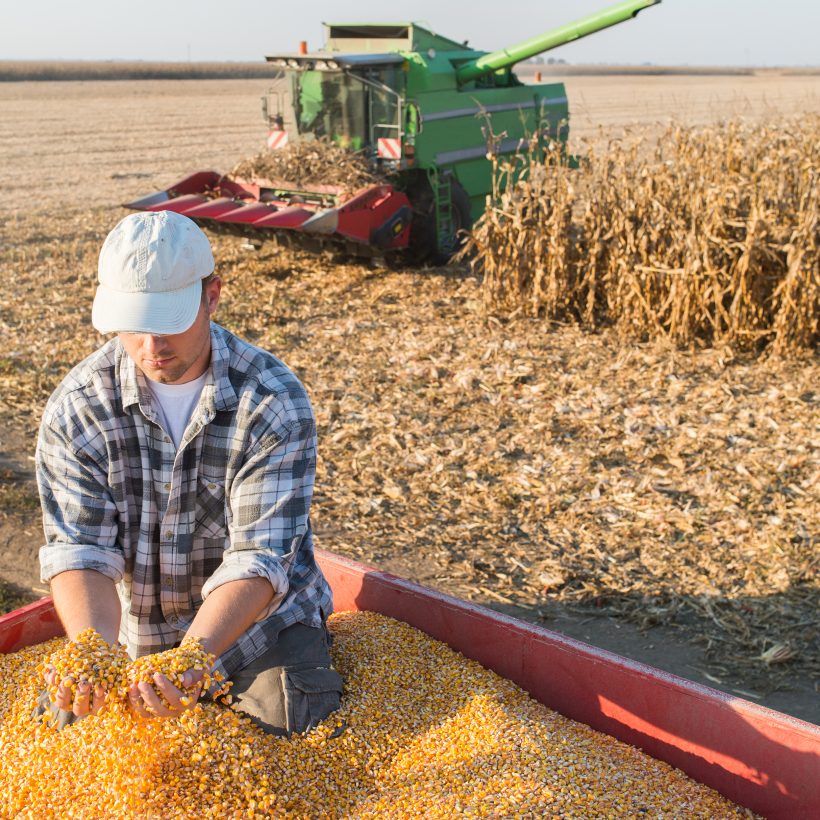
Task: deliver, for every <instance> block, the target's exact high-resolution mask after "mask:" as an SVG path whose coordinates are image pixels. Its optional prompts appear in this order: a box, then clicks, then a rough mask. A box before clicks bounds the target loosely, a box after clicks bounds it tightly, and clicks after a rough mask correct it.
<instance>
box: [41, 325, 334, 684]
mask: <svg viewBox="0 0 820 820" xmlns="http://www.w3.org/2000/svg"><path fill="white" fill-rule="evenodd" d="M211 348H212V352H211V368H210V372H209V377H208V380H207V382H206V384H205V386H204V388H203V390H202V395H201V397H200V399H199V403H198V404H197V406H196V408H195V410H194V412H193V415H192V417H191V420H190V422H189V424H188V427H187V429H186V431H185V434H184V436H183V438H182V441H181V442H180V446H179V450H177V449H176V448H175V447H174V444H173V442H172V441H171V439H170V437H169V436H168V435H167V433H166V432H165V431H164V430H163V429H162V427H161V424H160V422H159V416H158V413H157V410H156V408H155V407H154V406H153V404H152V397H151V393H150V391H149V390H148V387H147V386H146V384H145V377H144V376H143V375H142V373H141V372H139V371H138V370H137V368H136V366H135V365H134V362H133V361H132V360H131V359H130V358H129V356H128V355H127V354H126V353H125V351H124V350H123V349H122V346H121V345H120V343H119V341H118V340H117V339H113V340H112V341H110V342H108V343H107V344H106V345H104V346H103V347H102V348H100V349H99V350H98V351H97V352H96V353H94V354H92V355H91V356H89V357H88V358H87V359H85V361H83V362H81V363H80V364H79V365H77V366H76V367H75V368H74V369H73V370H72V371H71V372H70V373H69V374H68V376H66V378H65V379H64V380H63V382H62V384H61V385H60V386H59V387H58V388H57V390H56V391H55V392H54V394H53V395H52V397H51V399H50V400H49V402H48V404H47V406H46V409H45V412H44V415H43V419H42V422H41V426H40V436H39V439H38V443H37V457H36V463H37V479H38V484H39V489H40V497H41V501H42V507H43V521H44V529H45V537H46V544H45V546H43V547H42V548H41V550H40V566H41V576H42V579H43V581H46V582H47V581H49V580H50V579H51V578H53V577H54V576H55V575H57V574H58V573H60V572H65V571H67V570H76V569H93V570H97V571H98V572H101V573H103V574H104V575H106V576H108V577H109V578H111V579H112V580H113V581H115V582H116V583H117V588H118V591H119V594H120V599H121V601H122V605H123V617H122V621H121V625H120V640H121V641H122V642H123V643H124V644H125V646H126V647H127V649H128V652H129V654H130V655H131V656H132V657H138V656H140V655H145V654H149V653H153V652H159V651H162V650H164V649H168V648H170V647H172V646H173V645H174V644H176V643H177V642H178V641H179V640H181V639H182V637H184V634H185V631H186V629H187V628H188V627H189V626H190V624H191V621H192V620H193V617H194V615H195V613H196V611H197V609H198V608H199V606H200V605H201V603H202V601H203V600H204V599H205V598H206V597H207V596H208V594H209V593H210V592H211V591H213V590H214V589H215V588H216V587H218V586H220V585H221V584H224V583H227V582H229V581H234V580H238V579H243V578H250V577H255V576H261V577H264V578H267V579H268V580H269V581H270V583H271V584H272V586H273V588H274V599H273V601H272V602H271V605H270V607H269V608H268V610H267V611H266V612H263V613H262V614H261V616H260V618H259V619H258V620H257V622H256V623H255V624H253V625H252V626H251V627H250V628H249V629H248V630H247V631H246V632H245V633H244V634H243V635H242V636H241V637H240V638H239V640H238V641H237V642H236V643H235V644H234V645H233V646H232V647H230V648H229V649H228V650H227V651H226V652H225V653H224V654H223V655H222V657H221V658H220V659H219V661H218V667H219V668H221V670H222V671H223V672H224V673H225V674H226V675H231V674H233V673H234V672H235V671H237V670H239V669H242V668H243V667H245V666H246V665H247V664H249V663H250V662H251V661H253V660H255V659H256V658H258V657H259V656H260V655H262V654H263V653H264V652H265V651H266V650H267V649H268V648H269V647H270V646H271V645H272V644H273V643H275V641H276V639H277V637H278V634H279V631H280V630H281V629H283V628H285V627H287V626H291V625H293V624H295V623H303V624H308V625H310V626H319V625H320V624H321V623H322V620H323V619H324V618H326V617H327V616H328V615H329V614H330V611H331V609H332V597H331V592H330V588H329V587H328V585H327V582H326V581H325V579H324V577H323V575H322V573H321V571H320V569H319V568H318V566H317V564H316V562H315V560H314V555H313V539H312V534H311V528H310V521H309V518H308V515H309V511H310V501H311V496H312V492H313V484H314V478H315V473H316V424H315V421H314V418H313V412H312V409H311V407H310V402H309V400H308V397H307V394H306V392H305V389H304V388H303V387H302V385H301V384H300V382H299V381H298V380H297V378H296V377H295V376H294V375H293V373H291V372H290V370H288V369H287V367H285V365H284V364H282V362H280V361H279V360H278V359H277V358H276V357H274V356H273V355H271V354H270V353H267V352H265V351H263V350H260V349H259V348H256V347H253V346H252V345H250V344H247V343H246V342H243V341H242V340H241V339H238V338H237V337H236V336H234V335H233V334H231V333H229V332H228V331H227V330H225V329H224V328H222V327H219V326H218V325H216V324H212V325H211Z"/></svg>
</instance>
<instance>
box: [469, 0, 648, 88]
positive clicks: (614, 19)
mask: <svg viewBox="0 0 820 820" xmlns="http://www.w3.org/2000/svg"><path fill="white" fill-rule="evenodd" d="M660 2H661V0H626V2H623V3H616V4H615V5H614V6H609V7H608V8H605V9H603V10H602V11H599V12H596V13H595V14H590V15H589V16H588V17H583V18H581V19H580V20H576V21H575V22H574V23H567V24H566V25H565V26H561V27H560V28H556V29H553V30H552V31H548V32H547V33H546V34H539V35H538V36H537V37H531V38H530V39H529V40H524V42H522V43H518V45H514V46H510V47H509V48H502V49H500V50H499V51H492V52H490V53H489V54H483V55H482V56H481V57H477V58H476V59H475V60H471V61H470V62H469V63H465V64H464V65H462V66H459V68H458V69H456V79H457V80H458V82H459V83H467V82H470V80H475V79H477V78H478V77H481V76H482V75H484V74H490V73H491V72H493V71H498V70H499V69H502V68H509V67H510V66H512V65H515V63H520V62H521V61H522V60H528V59H529V58H530V57H534V56H535V55H536V54H541V53H542V52H544V51H549V50H550V49H552V48H557V47H558V46H562V45H564V44H565V43H571V42H572V41H573V40H580V39H581V37H586V36H587V35H588V34H594V33H595V32H596V31H601V30H602V29H605V28H609V27H610V26H615V25H617V24H618V23H623V22H625V21H626V20H630V19H631V18H633V17H635V16H636V15H637V14H638V12H639V11H643V9H645V8H649V6H654V5H657V4H658V3H660Z"/></svg>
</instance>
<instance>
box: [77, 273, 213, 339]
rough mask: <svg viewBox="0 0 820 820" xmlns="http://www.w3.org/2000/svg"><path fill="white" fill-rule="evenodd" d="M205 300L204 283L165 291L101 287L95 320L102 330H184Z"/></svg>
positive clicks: (167, 332) (165, 333)
mask: <svg viewBox="0 0 820 820" xmlns="http://www.w3.org/2000/svg"><path fill="white" fill-rule="evenodd" d="M201 303H202V283H201V282H194V283H193V284H192V285H188V286H187V287H185V288H181V289H180V290H169V291H165V292H163V293H123V292H122V291H117V290H112V289H111V288H109V287H106V286H105V285H102V284H100V285H98V286H97V293H96V295H95V296H94V306H93V307H92V309H91V323H92V324H93V325H94V327H95V328H96V329H97V330H98V331H99V332H100V333H153V334H156V335H157V336H169V335H172V334H174V333H183V332H184V331H186V330H188V328H189V327H190V326H191V325H192V324H193V323H194V319H196V316H197V313H198V312H199V306H200V304H201Z"/></svg>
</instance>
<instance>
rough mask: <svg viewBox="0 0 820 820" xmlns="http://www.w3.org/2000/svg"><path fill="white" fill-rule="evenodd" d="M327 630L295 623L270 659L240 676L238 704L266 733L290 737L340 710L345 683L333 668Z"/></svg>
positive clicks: (236, 684) (281, 637) (281, 635)
mask: <svg viewBox="0 0 820 820" xmlns="http://www.w3.org/2000/svg"><path fill="white" fill-rule="evenodd" d="M328 645H329V636H328V632H327V629H326V628H325V627H324V626H322V627H319V628H316V627H311V626H305V625H304V624H294V625H293V626H289V627H287V628H286V629H283V630H282V631H281V632H280V633H279V640H278V641H277V642H276V644H274V646H272V647H271V648H270V649H269V650H268V651H267V652H266V653H265V654H264V655H262V656H261V657H259V658H257V659H256V660H255V661H253V663H251V664H249V665H248V666H246V667H245V668H244V669H240V670H239V671H238V672H236V673H234V675H233V676H232V678H231V680H233V686H232V687H231V690H230V694H231V695H233V700H234V703H236V704H237V706H238V708H239V709H240V710H241V711H242V712H244V713H246V714H247V715H248V717H249V718H250V719H251V720H252V721H253V722H254V723H255V724H256V725H257V726H259V727H260V728H261V729H263V730H264V731H266V732H268V733H270V734H273V735H290V734H292V733H293V732H305V731H307V730H308V729H312V728H313V727H314V726H316V725H317V724H318V723H319V722H320V721H321V720H324V718H326V717H327V716H328V715H329V714H330V713H331V712H335V711H336V709H338V708H339V700H340V698H341V694H342V678H341V676H340V675H339V673H338V672H336V671H335V670H334V669H333V668H332V666H331V660H330V652H329V651H328Z"/></svg>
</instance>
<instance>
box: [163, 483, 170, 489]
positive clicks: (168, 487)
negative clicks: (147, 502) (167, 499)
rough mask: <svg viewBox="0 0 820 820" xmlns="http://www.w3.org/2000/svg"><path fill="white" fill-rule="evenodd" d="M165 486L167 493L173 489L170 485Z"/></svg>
mask: <svg viewBox="0 0 820 820" xmlns="http://www.w3.org/2000/svg"><path fill="white" fill-rule="evenodd" d="M163 486H164V487H165V490H166V491H168V490H170V489H171V485H170V484H163Z"/></svg>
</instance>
